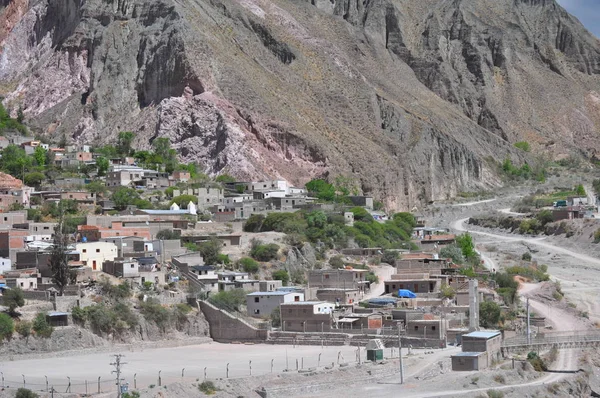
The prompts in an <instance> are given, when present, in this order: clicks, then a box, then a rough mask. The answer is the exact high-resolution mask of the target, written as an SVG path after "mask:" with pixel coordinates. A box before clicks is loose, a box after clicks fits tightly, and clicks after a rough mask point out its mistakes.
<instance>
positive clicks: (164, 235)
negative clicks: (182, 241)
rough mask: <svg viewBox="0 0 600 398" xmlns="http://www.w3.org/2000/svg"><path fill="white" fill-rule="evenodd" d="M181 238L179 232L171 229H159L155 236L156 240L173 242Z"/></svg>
mask: <svg viewBox="0 0 600 398" xmlns="http://www.w3.org/2000/svg"><path fill="white" fill-rule="evenodd" d="M179 238H181V232H177V231H175V230H173V229H161V230H160V231H158V233H157V234H156V239H164V240H173V239H179Z"/></svg>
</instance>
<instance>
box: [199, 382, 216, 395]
mask: <svg viewBox="0 0 600 398" xmlns="http://www.w3.org/2000/svg"><path fill="white" fill-rule="evenodd" d="M198 389H199V390H200V392H202V393H203V394H206V395H212V394H214V393H215V392H217V387H216V386H215V384H214V383H213V382H212V381H203V382H202V383H200V385H199V386H198Z"/></svg>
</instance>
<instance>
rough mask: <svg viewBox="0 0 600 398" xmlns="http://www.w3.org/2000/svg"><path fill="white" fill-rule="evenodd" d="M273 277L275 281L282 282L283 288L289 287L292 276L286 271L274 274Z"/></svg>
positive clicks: (281, 270)
mask: <svg viewBox="0 0 600 398" xmlns="http://www.w3.org/2000/svg"><path fill="white" fill-rule="evenodd" d="M271 276H272V277H273V280H276V281H281V283H282V284H283V286H287V285H288V282H289V281H290V274H288V272H287V271H286V270H284V269H280V270H277V271H275V272H273V274H271Z"/></svg>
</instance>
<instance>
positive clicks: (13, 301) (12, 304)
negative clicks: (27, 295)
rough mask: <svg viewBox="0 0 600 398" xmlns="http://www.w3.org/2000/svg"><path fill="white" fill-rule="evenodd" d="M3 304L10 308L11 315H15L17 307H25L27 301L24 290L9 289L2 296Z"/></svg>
mask: <svg viewBox="0 0 600 398" xmlns="http://www.w3.org/2000/svg"><path fill="white" fill-rule="evenodd" d="M2 304H3V305H4V306H6V307H8V313H9V314H11V315H14V314H15V310H16V309H17V307H22V306H24V305H25V299H24V296H23V290H21V289H19V288H18V287H17V288H14V289H7V290H5V291H4V294H3V295H2Z"/></svg>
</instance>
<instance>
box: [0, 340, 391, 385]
mask: <svg viewBox="0 0 600 398" xmlns="http://www.w3.org/2000/svg"><path fill="white" fill-rule="evenodd" d="M386 351H387V352H386V353H385V354H386V355H385V356H386V357H387V358H393V357H396V358H397V354H398V349H397V348H396V349H394V348H391V349H390V350H388V349H386ZM124 360H125V361H127V358H126V357H125V358H124ZM365 361H366V350H365V349H364V348H355V347H330V348H329V349H323V350H322V351H321V352H319V353H316V352H313V353H311V354H310V355H308V354H305V353H303V352H301V351H295V350H293V349H291V348H290V350H289V352H287V351H286V353H285V355H279V356H275V357H273V358H271V359H270V360H264V359H263V360H244V361H239V360H236V361H233V360H232V361H231V362H229V363H223V364H214V365H211V366H201V365H198V364H197V363H190V364H185V366H184V365H183V363H184V362H183V361H182V366H181V367H180V368H179V367H178V368H177V369H173V367H171V368H166V367H165V368H164V369H156V370H154V371H152V370H148V369H147V366H145V364H138V363H136V364H125V365H124V366H123V368H122V382H121V384H122V385H127V386H128V388H129V390H137V389H145V388H151V389H159V388H165V386H167V385H169V384H173V383H184V384H191V383H196V382H202V381H205V380H211V379H212V380H214V379H228V378H229V379H239V378H245V377H250V376H261V375H267V374H278V373H284V372H302V371H309V370H315V369H318V368H324V367H338V366H354V365H356V364H358V363H362V362H365ZM109 362H110V357H108V358H107V361H106V363H107V364H108V363H109ZM9 364H10V363H5V364H4V365H9ZM0 365H2V364H0ZM0 369H2V368H0ZM43 372H44V370H41V371H36V372H35V373H34V372H32V373H31V374H27V373H25V374H15V373H13V372H11V371H10V368H9V367H4V369H2V371H1V372H0V376H1V379H0V387H2V388H4V389H9V390H16V389H18V388H27V389H30V390H32V391H35V392H39V393H50V392H52V391H54V393H55V396H60V395H57V394H80V395H86V396H90V395H96V394H102V393H108V392H116V391H117V385H116V376H115V375H114V374H111V373H108V372H107V373H104V374H99V375H98V376H97V377H89V378H88V377H76V376H73V377H71V376H70V375H68V374H65V375H64V376H57V375H55V374H53V375H51V376H50V377H47V376H45V375H41V373H43ZM47 372H48V373H51V369H48V370H47ZM79 374H80V373H79Z"/></svg>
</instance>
